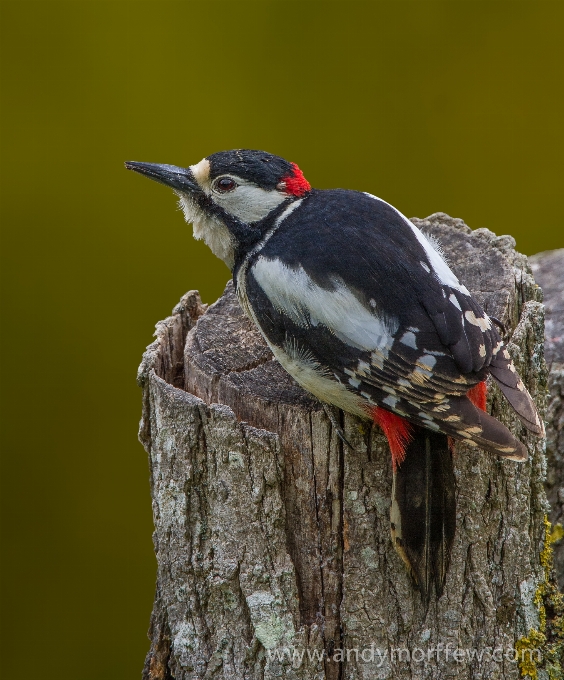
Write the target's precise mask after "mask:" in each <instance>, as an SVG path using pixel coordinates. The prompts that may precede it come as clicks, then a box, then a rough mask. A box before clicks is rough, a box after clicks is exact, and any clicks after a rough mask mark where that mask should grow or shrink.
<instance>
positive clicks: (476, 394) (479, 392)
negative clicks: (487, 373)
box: [466, 381, 488, 411]
mask: <svg viewBox="0 0 564 680" xmlns="http://www.w3.org/2000/svg"><path fill="white" fill-rule="evenodd" d="M487 393H488V388H487V386H486V382H485V381H484V382H481V383H478V384H477V385H474V387H471V388H470V389H469V390H468V392H466V396H467V397H468V399H470V401H471V402H472V403H473V404H474V406H475V407H476V408H479V409H481V410H482V411H485V410H486V397H487Z"/></svg>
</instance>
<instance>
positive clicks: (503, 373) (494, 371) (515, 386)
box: [489, 348, 544, 437]
mask: <svg viewBox="0 0 564 680" xmlns="http://www.w3.org/2000/svg"><path fill="white" fill-rule="evenodd" d="M489 369H490V373H491V375H492V378H493V379H494V380H495V381H496V383H497V384H498V385H499V388H500V390H501V391H502V392H503V394H504V395H505V398H506V399H507V401H508V402H509V403H510V404H511V406H512V407H513V409H514V410H515V413H516V414H517V416H518V417H519V420H520V421H521V422H522V423H523V425H524V426H525V427H526V428H527V430H529V431H530V432H533V433H534V434H536V435H539V437H544V424H543V422H542V420H541V419H540V418H539V415H538V413H537V409H536V406H535V403H534V401H533V400H532V398H531V395H530V394H529V392H528V390H527V388H526V387H525V385H523V381H522V380H521V378H520V377H519V374H518V373H517V371H516V370H515V366H514V365H513V362H512V361H511V357H510V356H509V352H508V351H507V350H506V349H504V348H501V349H500V350H499V351H498V352H497V354H496V355H495V356H494V358H493V359H492V361H491V364H490V366H489Z"/></svg>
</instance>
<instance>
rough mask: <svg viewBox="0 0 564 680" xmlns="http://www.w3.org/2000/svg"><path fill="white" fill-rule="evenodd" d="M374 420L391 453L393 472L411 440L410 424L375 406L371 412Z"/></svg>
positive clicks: (399, 463)
mask: <svg viewBox="0 0 564 680" xmlns="http://www.w3.org/2000/svg"><path fill="white" fill-rule="evenodd" d="M371 415H372V418H373V419H374V422H375V423H376V424H377V425H379V426H380V427H381V428H382V431H383V432H384V434H385V435H386V439H387V440H388V444H389V445H390V451H391V453H392V467H393V468H394V472H395V471H396V469H397V467H398V465H401V464H402V463H403V461H404V459H405V448H406V446H407V445H408V444H409V441H410V440H411V425H410V424H409V423H408V422H407V420H405V419H404V418H402V417H401V416H396V414H395V413H391V412H390V411H386V409H384V408H378V406H376V407H375V408H374V409H372V412H371Z"/></svg>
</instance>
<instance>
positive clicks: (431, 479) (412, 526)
mask: <svg viewBox="0 0 564 680" xmlns="http://www.w3.org/2000/svg"><path fill="white" fill-rule="evenodd" d="M455 491H456V482H455V477H454V467H453V462H452V456H451V453H450V450H449V446H448V437H447V436H446V435H444V434H442V433H440V432H433V431H431V430H428V429H426V428H423V427H418V426H414V427H413V437H412V439H411V441H410V442H409V444H408V446H407V450H406V457H405V460H404V462H403V463H402V464H401V466H400V467H399V468H398V469H397V471H396V472H395V473H394V484H393V489H392V506H391V528H392V540H393V542H394V546H395V548H396V550H397V551H398V552H399V554H400V556H401V557H402V559H403V560H404V562H405V563H406V564H407V566H408V569H409V571H410V573H411V575H412V577H413V579H414V581H415V582H416V584H417V586H418V588H419V590H420V592H421V598H422V600H423V602H424V604H425V606H428V604H429V601H430V598H431V594H432V591H433V588H434V590H435V593H436V596H437V598H438V597H440V596H441V594H442V592H443V588H444V584H445V579H446V574H447V571H448V567H449V562H450V553H451V548H452V542H453V540H454V532H455V527H456V497H455Z"/></svg>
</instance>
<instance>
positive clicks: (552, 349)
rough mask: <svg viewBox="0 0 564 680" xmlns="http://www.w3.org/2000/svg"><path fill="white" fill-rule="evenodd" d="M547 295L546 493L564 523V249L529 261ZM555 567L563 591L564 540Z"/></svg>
mask: <svg viewBox="0 0 564 680" xmlns="http://www.w3.org/2000/svg"><path fill="white" fill-rule="evenodd" d="M529 260H530V262H531V267H532V269H533V273H534V275H535V278H536V280H537V282H538V284H539V285H540V286H541V287H542V290H543V293H544V305H545V309H546V329H545V356H546V363H547V365H548V369H549V374H548V405H547V410H546V421H547V427H546V458H547V478H546V485H545V486H546V493H547V496H548V501H549V503H550V521H551V523H552V524H553V525H555V524H557V523H560V524H562V523H564V248H560V249H559V250H548V251H546V252H544V253H537V254H536V255H533V257H531V258H529ZM554 568H555V571H556V577H557V579H558V585H559V586H560V589H561V590H563V589H564V540H562V539H561V540H560V541H559V542H558V543H557V544H556V545H555V546H554Z"/></svg>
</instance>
